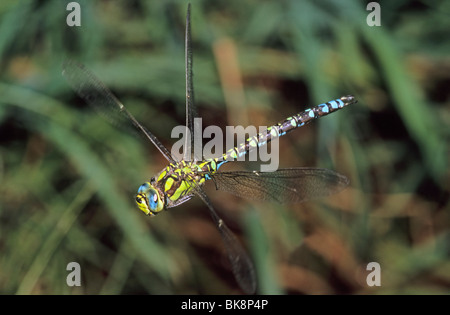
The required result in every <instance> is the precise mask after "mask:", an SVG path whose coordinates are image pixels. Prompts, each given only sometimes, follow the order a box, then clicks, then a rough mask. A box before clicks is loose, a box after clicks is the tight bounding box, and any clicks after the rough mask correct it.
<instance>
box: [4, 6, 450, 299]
mask: <svg viewBox="0 0 450 315" xmlns="http://www.w3.org/2000/svg"><path fill="white" fill-rule="evenodd" d="M68 2H70V1H61V0H48V1H39V0H22V1H11V0H9V1H2V2H1V3H0V56H1V59H0V60H1V61H0V67H1V69H0V70H1V77H0V95H1V97H0V144H1V146H0V252H1V255H0V270H1V273H0V293H2V294H14V293H21V294H28V293H31V294H133V293H149V294H205V293H209V294H218V293H220V294H227V293H240V292H241V291H240V289H239V288H238V286H237V284H236V283H235V280H234V278H233V276H232V273H231V270H230V267H229V265H228V262H227V258H226V256H225V255H224V253H223V247H222V243H221V240H220V236H219V234H218V232H217V231H216V230H215V228H214V226H213V225H212V224H211V220H210V218H209V214H208V212H207V209H206V208H205V207H204V206H203V205H202V204H201V202H200V201H198V200H191V201H190V202H188V203H185V204H183V205H182V206H180V207H177V208H175V209H172V210H171V211H168V212H166V213H164V214H162V215H160V216H158V217H157V218H153V219H148V218H147V217H145V216H143V215H142V214H141V213H140V212H139V211H138V210H137V208H136V207H135V205H134V200H133V199H134V198H133V196H134V193H135V192H136V190H137V188H138V187H139V185H140V184H141V183H142V182H144V181H145V180H148V179H149V178H150V177H151V176H152V175H153V174H156V173H157V172H158V171H159V170H160V169H162V168H163V167H164V166H165V163H166V162H165V161H164V159H163V157H162V156H160V154H159V151H158V150H156V149H155V148H154V147H152V146H151V145H149V143H147V142H145V140H144V139H140V138H136V137H133V136H131V135H129V134H128V133H126V132H123V131H122V130H120V129H116V128H114V127H112V126H110V125H109V124H107V123H105V122H104V121H103V120H102V119H101V118H99V117H97V115H96V114H95V112H94V111H92V110H91V108H89V107H88V106H87V105H86V104H85V103H84V102H83V101H82V100H81V99H79V98H78V97H77V96H76V95H75V93H74V92H73V91H72V90H70V88H69V86H68V84H67V83H66V82H65V81H64V80H63V78H62V76H61V63H62V61H63V60H64V59H66V58H72V59H75V60H78V61H81V62H83V63H84V64H86V65H87V67H88V68H90V69H91V70H92V71H93V72H94V73H96V74H97V75H98V76H99V77H100V78H101V79H102V80H103V81H104V83H105V84H106V85H107V86H108V87H109V88H111V90H112V91H114V93H115V94H116V95H117V96H118V98H119V99H120V100H121V101H122V102H123V103H124V104H126V106H127V108H129V110H130V111H131V112H132V113H133V114H135V116H136V117H138V119H139V120H140V121H141V122H143V124H144V125H145V126H147V128H148V129H149V130H151V131H152V132H153V133H154V134H155V135H156V136H157V137H158V138H159V139H160V140H161V141H162V142H163V143H164V144H165V145H167V146H168V147H169V148H170V145H171V143H173V142H174V141H175V139H171V138H170V134H171V130H172V128H173V127H174V126H176V125H180V124H184V96H185V91H184V88H185V86H184V84H185V82H184V38H183V37H184V26H185V12H186V7H187V2H186V1H180V0H170V1H145V0H134V1H125V0H110V1H107V0H102V1H100V0H97V1H77V2H78V3H80V5H81V7H82V26H81V27H68V26H67V25H66V15H67V14H68V12H67V11H66V4H67V3H68ZM379 3H380V5H381V8H382V14H381V23H382V25H381V26H380V27H369V26H367V23H366V17H367V15H368V12H367V11H366V10H365V6H364V5H363V4H362V3H361V2H360V1H355V0H346V1H339V2H336V1H330V0H321V1H297V0H283V1H261V0H260V1H256V0H248V1H238V0H228V1H222V0H220V1H206V0H203V1H200V0H193V1H192V28H193V30H192V36H193V44H194V84H195V93H196V94H195V96H196V102H197V106H198V107H199V112H200V114H201V116H202V117H203V126H204V127H205V126H207V125H212V124H214V125H219V126H222V127H225V126H226V125H239V124H240V125H244V126H245V125H248V124H252V125H255V126H256V125H257V126H259V125H266V126H267V125H270V124H272V123H275V122H277V121H279V120H282V119H284V118H285V117H287V116H289V115H291V114H294V113H297V112H299V111H300V110H302V109H304V108H306V107H308V106H312V105H315V104H318V103H321V102H324V101H328V100H330V99H334V98H337V97H339V96H341V95H345V94H354V95H356V97H357V98H358V100H359V103H358V104H356V105H352V106H351V107H349V108H347V109H344V110H342V111H339V112H338V113H335V114H333V115H330V116H327V117H326V118H322V119H320V120H318V121H316V122H314V123H313V124H311V125H309V126H307V127H304V128H301V129H300V130H298V131H295V132H293V133H292V134H290V135H288V136H286V137H283V139H280V152H281V153H282V155H281V157H280V161H281V162H280V166H281V167H289V166H315V165H316V166H322V167H328V168H332V169H336V170H338V171H339V172H340V173H342V174H345V175H347V176H348V177H349V178H350V179H351V187H349V188H348V189H347V190H345V191H344V192H342V193H340V194H339V195H336V196H332V197H330V198H327V199H326V200H322V201H320V202H307V203H304V204H299V205H289V206H284V205H283V206H282V205H278V204H263V203H250V202H247V201H245V200H241V199H238V198H234V197H232V196H229V195H227V194H226V193H221V192H216V191H214V189H208V190H207V191H208V194H209V196H210V197H211V199H212V201H213V204H214V205H215V206H216V208H217V210H218V211H219V212H220V213H221V214H222V215H223V218H224V220H225V221H226V222H228V225H229V226H230V228H232V229H233V230H234V231H235V232H236V233H237V234H238V235H239V236H240V239H241V240H242V241H243V243H244V244H246V246H247V247H248V249H249V252H250V253H251V255H252V257H253V259H254V262H255V266H256V268H257V273H258V278H259V279H258V281H259V288H258V293H262V294H266V293H274V294H284V293H291V294H298V293H301V294H325V293H326V294H349V293H350V294H405V293H406V294H415V293H432V294H433V293H436V294H443V293H449V290H448V288H449V287H450V262H449V259H448V254H449V247H450V240H449V222H450V220H449V210H450V209H449V208H450V207H449V182H450V181H449V179H450V173H449V168H448V162H449V145H448V144H449V136H450V129H449V128H448V126H449V124H450V111H449V106H450V98H449V93H450V92H449V91H450V90H449V89H448V87H449V84H450V59H449V55H448V51H449V45H450V41H449V40H448V29H449V28H450V19H449V16H450V3H449V2H448V1H443V0H442V1H437V0H436V1H412V0H403V1H395V2H392V1H389V2H388V1H380V2H379ZM250 165H251V164H250ZM242 167H246V165H245V163H234V165H227V169H228V170H230V169H233V168H234V169H238V168H242ZM71 261H75V262H78V263H79V264H80V265H81V268H82V269H81V271H82V285H81V286H80V287H68V286H67V285H66V276H67V274H68V271H66V266H67V264H68V263H69V262H71ZM372 261H375V262H378V263H379V264H380V265H381V271H382V278H381V286H380V287H369V286H367V285H366V276H367V274H368V271H366V266H367V264H368V263H369V262H372Z"/></svg>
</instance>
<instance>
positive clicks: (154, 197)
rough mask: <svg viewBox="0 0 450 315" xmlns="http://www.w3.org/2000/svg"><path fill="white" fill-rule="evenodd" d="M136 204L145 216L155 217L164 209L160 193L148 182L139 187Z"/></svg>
mask: <svg viewBox="0 0 450 315" xmlns="http://www.w3.org/2000/svg"><path fill="white" fill-rule="evenodd" d="M136 204H137V206H138V207H139V209H141V211H142V212H144V213H145V214H146V215H156V214H158V212H159V211H161V210H163V208H164V203H163V202H162V200H161V197H160V193H159V192H158V190H157V189H155V188H154V187H153V186H152V185H151V184H150V183H149V182H146V183H144V184H142V185H141V186H140V187H139V189H138V194H137V195H136Z"/></svg>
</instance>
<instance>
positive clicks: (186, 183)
mask: <svg viewBox="0 0 450 315" xmlns="http://www.w3.org/2000/svg"><path fill="white" fill-rule="evenodd" d="M214 165H215V162H214V161H213V160H205V161H201V162H188V161H180V162H177V163H171V164H169V165H168V166H167V167H165V168H164V169H163V170H162V171H161V172H160V173H159V174H158V175H157V176H156V177H152V179H151V180H150V182H145V183H144V184H142V185H141V186H140V187H139V189H138V194H137V195H136V203H137V205H138V207H139V209H140V210H141V211H143V212H144V213H145V214H146V215H152V216H153V215H156V214H158V213H159V212H160V211H162V210H163V209H166V208H171V207H174V206H177V205H179V204H181V203H183V202H185V201H187V200H189V199H191V197H192V195H193V191H192V190H193V188H194V187H195V186H201V185H203V184H204V182H205V181H206V180H207V179H209V174H211V173H214V172H215V171H216V170H217V168H216V167H213V166H214Z"/></svg>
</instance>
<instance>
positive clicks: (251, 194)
mask: <svg viewBox="0 0 450 315" xmlns="http://www.w3.org/2000/svg"><path fill="white" fill-rule="evenodd" d="M210 177H211V178H212V180H213V181H214V183H215V185H216V188H217V189H218V190H223V191H227V192H229V193H232V194H234V195H236V196H239V197H242V198H247V199H252V200H267V201H278V202H280V203H296V202H302V201H305V200H311V199H317V198H320V197H324V196H328V195H331V194H335V193H337V192H339V191H341V190H342V189H344V188H345V187H346V186H347V185H348V183H349V180H348V179H347V177H345V176H343V175H341V174H338V173H336V172H334V171H332V170H328V169H322V168H286V169H280V170H277V171H275V172H255V171H254V172H250V171H234V172H233V171H232V172H218V173H215V174H211V175H210Z"/></svg>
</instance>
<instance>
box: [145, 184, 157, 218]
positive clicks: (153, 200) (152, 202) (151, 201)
mask: <svg viewBox="0 0 450 315" xmlns="http://www.w3.org/2000/svg"><path fill="white" fill-rule="evenodd" d="M147 197H148V205H149V207H150V211H153V212H156V211H158V206H159V202H160V200H159V194H158V192H157V191H156V190H155V189H153V188H150V189H149V191H148V194H147Z"/></svg>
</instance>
